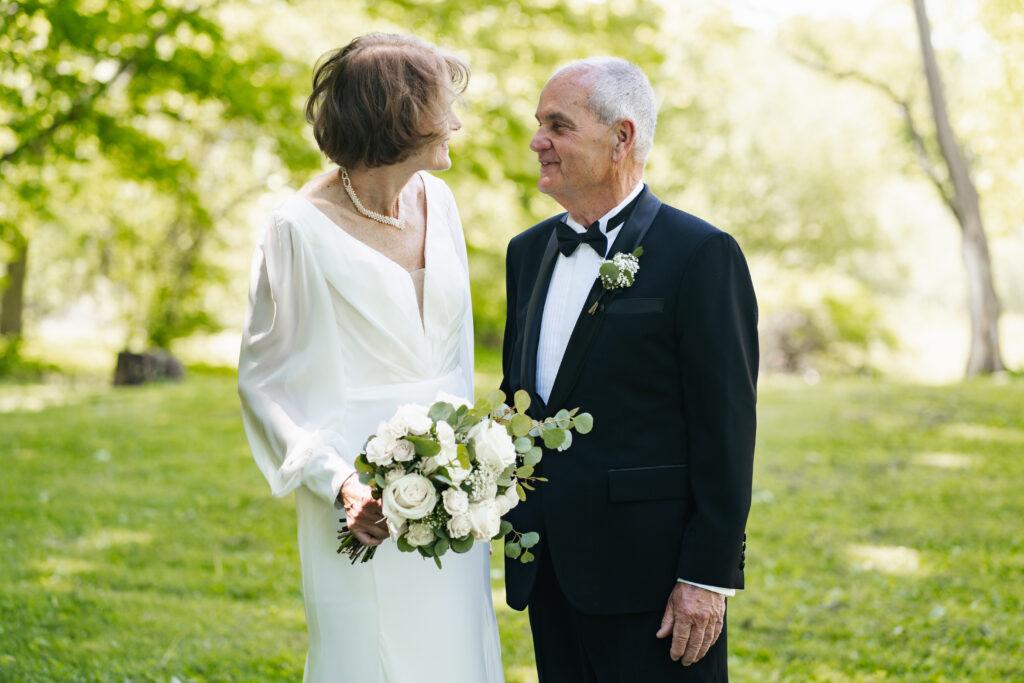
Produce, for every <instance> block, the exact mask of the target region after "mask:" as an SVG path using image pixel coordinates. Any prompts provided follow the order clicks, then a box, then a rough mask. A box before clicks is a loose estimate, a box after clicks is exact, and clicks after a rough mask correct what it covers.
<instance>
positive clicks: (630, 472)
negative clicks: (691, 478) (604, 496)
mask: <svg viewBox="0 0 1024 683" xmlns="http://www.w3.org/2000/svg"><path fill="white" fill-rule="evenodd" d="M686 484H687V468H686V465H658V466H655V467H629V468H625V469H619V470H608V499H609V500H610V501H611V502H613V503H626V502H629V501H637V500H672V499H674V498H682V497H684V496H685V495H686V493H685V492H686Z"/></svg>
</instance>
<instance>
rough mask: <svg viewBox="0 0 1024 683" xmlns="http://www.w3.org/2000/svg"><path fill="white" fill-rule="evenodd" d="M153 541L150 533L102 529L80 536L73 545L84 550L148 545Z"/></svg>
mask: <svg viewBox="0 0 1024 683" xmlns="http://www.w3.org/2000/svg"><path fill="white" fill-rule="evenodd" d="M152 542H153V536H152V534H147V533H146V532H144V531H131V530H130V529H102V530H100V531H97V532H96V533H94V534H89V535H88V536H85V537H82V538H80V539H78V541H76V542H75V545H76V546H78V547H79V548H81V549H84V550H105V549H107V548H112V547H115V546H121V545H148V544H150V543H152Z"/></svg>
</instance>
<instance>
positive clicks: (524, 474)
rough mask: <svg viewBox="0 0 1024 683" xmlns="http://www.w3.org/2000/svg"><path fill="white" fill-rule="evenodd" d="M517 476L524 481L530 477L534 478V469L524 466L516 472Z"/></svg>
mask: <svg viewBox="0 0 1024 683" xmlns="http://www.w3.org/2000/svg"><path fill="white" fill-rule="evenodd" d="M516 476H517V477H520V478H522V479H527V478H529V477H532V476H533V468H532V467H530V466H529V465H523V466H522V467H520V468H519V469H517V470H516Z"/></svg>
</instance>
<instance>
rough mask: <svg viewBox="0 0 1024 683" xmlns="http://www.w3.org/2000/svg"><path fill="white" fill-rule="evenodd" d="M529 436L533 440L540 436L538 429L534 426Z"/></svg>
mask: <svg viewBox="0 0 1024 683" xmlns="http://www.w3.org/2000/svg"><path fill="white" fill-rule="evenodd" d="M530 436H532V437H534V438H537V437H538V436H540V427H538V426H536V425H534V427H533V429H531V430H530Z"/></svg>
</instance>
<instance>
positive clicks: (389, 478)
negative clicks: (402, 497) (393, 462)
mask: <svg viewBox="0 0 1024 683" xmlns="http://www.w3.org/2000/svg"><path fill="white" fill-rule="evenodd" d="M404 476H405V470H404V469H402V468H401V467H392V468H391V469H389V470H388V471H387V473H386V474H385V475H384V485H385V486H387V485H388V484H394V483H395V482H396V481H398V480H399V479H401V478H402V477H404Z"/></svg>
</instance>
